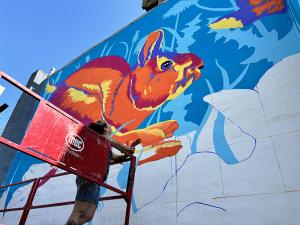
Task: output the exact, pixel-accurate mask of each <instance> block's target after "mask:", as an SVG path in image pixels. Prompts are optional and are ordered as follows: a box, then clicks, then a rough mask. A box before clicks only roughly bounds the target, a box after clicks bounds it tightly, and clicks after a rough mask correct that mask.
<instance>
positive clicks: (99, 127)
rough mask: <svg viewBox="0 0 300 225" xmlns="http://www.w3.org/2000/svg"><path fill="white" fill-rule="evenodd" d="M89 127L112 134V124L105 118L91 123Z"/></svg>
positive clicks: (102, 132) (103, 133)
mask: <svg viewBox="0 0 300 225" xmlns="http://www.w3.org/2000/svg"><path fill="white" fill-rule="evenodd" d="M89 128H91V129H92V130H93V131H95V132H97V133H99V134H102V135H109V134H111V128H110V126H109V125H108V124H107V123H106V122H105V121H104V120H99V121H97V122H96V123H91V124H90V125H89Z"/></svg>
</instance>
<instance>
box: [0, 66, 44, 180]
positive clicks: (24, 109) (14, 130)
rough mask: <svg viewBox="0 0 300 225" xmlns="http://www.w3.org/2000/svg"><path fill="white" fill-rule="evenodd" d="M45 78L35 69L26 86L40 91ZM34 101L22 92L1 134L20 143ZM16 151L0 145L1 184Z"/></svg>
mask: <svg viewBox="0 0 300 225" xmlns="http://www.w3.org/2000/svg"><path fill="white" fill-rule="evenodd" d="M46 78H47V74H46V73H44V72H43V71H41V70H37V71H35V72H34V73H32V74H31V76H30V78H29V80H28V82H27V85H26V86H27V87H28V88H30V89H31V90H33V91H34V92H35V93H40V92H41V91H42V89H43V86H42V85H41V83H42V81H44V80H45V79H46ZM35 105H36V101H35V100H34V99H33V98H31V97H29V96H28V95H26V94H22V95H21V97H20V98H19V100H18V102H17V104H16V106H15V108H14V110H13V112H12V114H11V116H10V118H9V120H8V122H7V124H6V126H5V129H4V131H3V133H2V132H1V133H2V134H1V136H3V137H5V138H7V139H9V140H11V141H13V142H15V143H21V141H22V139H23V136H24V134H25V130H26V128H27V126H28V123H29V121H30V120H31V118H32V115H33V112H34V110H35V107H34V106H35ZM15 155H16V151H13V150H11V149H10V148H8V147H5V146H3V145H1V146H0V159H1V161H2V163H1V164H0V184H2V183H3V182H4V180H5V178H6V176H7V173H8V171H9V168H10V165H11V163H12V161H13V159H14V158H15Z"/></svg>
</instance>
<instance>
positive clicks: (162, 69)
mask: <svg viewBox="0 0 300 225" xmlns="http://www.w3.org/2000/svg"><path fill="white" fill-rule="evenodd" d="M163 35H164V33H163V31H162V30H157V31H154V32H152V33H150V34H149V36H148V37H147V39H146V41H145V43H144V46H143V48H142V49H141V51H140V53H139V56H138V63H137V65H136V66H135V68H134V69H132V70H131V68H130V65H129V64H128V63H127V62H126V61H125V60H124V59H123V58H121V57H118V56H105V57H101V58H96V59H94V60H92V61H90V62H89V63H87V64H85V65H84V66H83V67H81V68H80V69H79V70H77V71H76V72H74V73H73V74H71V75H70V76H69V77H68V78H67V79H66V80H65V81H64V82H63V83H61V84H58V85H57V87H56V90H55V92H54V93H53V94H52V97H51V98H50V101H51V102H53V103H54V104H56V105H57V106H59V107H60V108H62V109H63V110H64V111H66V112H68V113H69V114H71V115H73V116H74V117H75V118H77V119H79V120H80V121H82V122H84V123H90V122H92V121H97V120H99V119H100V118H103V119H104V120H106V121H107V122H108V123H109V124H110V125H111V126H112V127H113V129H118V130H119V131H118V132H117V133H116V135H115V137H114V138H116V139H118V140H119V141H121V142H123V143H130V142H132V141H134V140H136V139H137V138H140V139H141V144H142V146H150V145H151V146H152V145H159V144H160V145H161V143H162V141H164V140H165V139H166V138H169V137H172V136H173V133H174V131H175V130H176V129H177V128H178V123H177V122H176V121H174V120H168V121H164V122H159V123H156V124H153V125H151V126H149V127H146V128H144V129H137V128H138V126H139V125H140V124H141V123H142V122H143V121H144V120H145V119H146V118H147V117H148V116H149V115H150V114H151V113H153V112H154V111H155V110H156V109H158V108H159V107H160V106H161V105H162V104H164V103H165V102H166V101H168V100H173V99H175V98H176V97H177V96H178V95H179V94H181V93H182V92H183V91H184V90H186V89H187V88H188V87H189V86H190V85H191V84H192V82H193V81H195V80H197V79H198V78H199V77H200V68H202V67H203V61H202V60H201V59H200V58H199V57H197V56H196V55H194V54H192V53H187V54H178V53H170V52H162V51H161V44H162V41H163ZM176 143H178V142H176ZM173 144H174V143H173ZM179 146H180V143H179V144H177V145H176V147H175V149H176V152H174V154H176V153H177V151H178V150H179V149H180V148H181V146H180V148H179ZM173 147H174V146H173Z"/></svg>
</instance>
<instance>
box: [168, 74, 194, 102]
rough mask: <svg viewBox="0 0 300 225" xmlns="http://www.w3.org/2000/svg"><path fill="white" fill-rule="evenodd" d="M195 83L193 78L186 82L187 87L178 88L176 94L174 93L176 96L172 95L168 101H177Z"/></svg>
mask: <svg viewBox="0 0 300 225" xmlns="http://www.w3.org/2000/svg"><path fill="white" fill-rule="evenodd" d="M192 83H193V78H190V79H189V80H188V81H187V82H186V84H185V86H184V87H182V86H179V87H178V88H177V90H176V92H175V93H174V94H172V95H170V96H169V97H168V99H167V100H173V99H176V98H177V97H178V96H179V95H181V94H182V93H183V92H184V91H185V90H186V89H187V88H188V87H189V86H190V85H191V84H192Z"/></svg>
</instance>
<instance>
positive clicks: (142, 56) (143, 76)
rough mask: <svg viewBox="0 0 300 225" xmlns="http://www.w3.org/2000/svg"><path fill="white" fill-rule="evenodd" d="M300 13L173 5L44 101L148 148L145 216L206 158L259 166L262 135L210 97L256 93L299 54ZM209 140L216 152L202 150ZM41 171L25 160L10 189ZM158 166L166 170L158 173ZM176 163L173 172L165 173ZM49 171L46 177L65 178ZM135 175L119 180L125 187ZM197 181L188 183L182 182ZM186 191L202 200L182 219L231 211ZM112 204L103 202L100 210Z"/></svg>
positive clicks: (140, 204) (274, 5)
mask: <svg viewBox="0 0 300 225" xmlns="http://www.w3.org/2000/svg"><path fill="white" fill-rule="evenodd" d="M293 4H295V3H293ZM295 15H299V11H295V6H293V5H292V4H291V3H290V1H286V2H284V1H283V0H264V1H263V0H236V1H234V0H221V1H210V0H201V1H200V0H181V1H177V0H169V1H166V2H165V3H163V4H161V5H160V6H159V7H157V8H156V9H154V10H152V11H150V12H149V13H148V14H147V15H146V16H144V17H142V18H141V19H140V20H138V21H136V22H134V23H132V24H130V25H129V26H128V27H126V28H125V29H123V30H122V31H120V32H119V33H117V34H116V35H114V36H112V37H111V38H109V39H107V40H105V41H104V42H102V43H100V44H98V45H97V46H95V47H93V48H92V49H90V50H88V51H87V52H85V53H84V54H82V55H81V56H80V57H78V58H77V59H76V60H74V61H73V62H72V63H70V64H69V65H67V66H65V67H64V68H62V69H61V70H59V71H57V72H56V73H55V74H54V75H53V76H51V77H50V78H49V80H48V83H47V84H46V85H45V89H44V91H43V93H42V95H43V97H45V98H46V99H48V100H49V101H51V102H53V103H54V104H55V105H57V106H59V107H60V108H62V109H63V110H65V111H66V112H68V113H69V114H71V115H72V116H74V117H76V118H77V119H79V120H81V121H82V122H84V123H86V124H88V123H90V122H91V121H97V120H98V119H100V118H103V119H105V120H106V121H107V122H108V123H109V124H110V125H112V127H113V128H114V138H116V139H118V140H119V141H121V142H123V143H128V144H130V142H133V141H134V140H136V139H137V138H140V139H141V140H142V143H141V145H140V146H139V148H138V149H137V150H136V152H135V154H136V156H137V158H138V164H137V167H138V170H137V171H138V173H140V174H139V176H140V177H143V176H145V179H147V178H146V176H149V177H153V176H154V178H153V179H155V182H153V184H149V183H147V185H146V184H145V185H144V186H143V184H139V185H140V186H141V187H143V188H144V189H145V190H151V191H142V192H141V191H140V192H137V191H135V192H134V201H133V205H132V207H133V211H134V214H136V215H138V214H139V213H142V212H143V210H142V209H146V208H147V207H148V208H149V207H150V208H151V205H152V204H155V203H157V202H159V201H160V199H161V198H163V196H165V195H167V192H168V191H169V190H170V189H171V186H172V183H173V182H175V181H176V182H177V179H178V176H179V174H180V173H186V172H185V171H187V170H189V171H190V172H191V170H194V171H197V168H199V166H200V164H198V163H197V162H199V161H201V157H202V156H204V155H206V157H208V158H215V157H217V159H218V160H221V161H222V163H224V164H226V165H232V166H234V165H238V164H240V163H243V162H245V161H247V160H249V159H251V157H252V156H253V154H254V153H255V150H256V147H257V138H258V137H256V136H255V135H254V134H253V133H251V132H249V130H247V129H245V128H244V127H243V126H241V125H240V124H239V123H238V122H236V121H234V120H232V119H231V118H229V117H227V116H226V115H225V114H224V113H222V110H218V109H217V108H216V107H215V105H216V104H214V102H213V100H211V99H210V98H212V97H211V96H215V95H214V93H220V91H225V90H227V91H228V90H233V89H248V90H249V91H252V92H253V91H254V89H255V87H256V85H257V84H258V82H259V80H260V79H261V78H262V77H263V75H264V74H265V73H266V72H267V71H268V70H269V69H270V68H271V67H273V66H274V65H275V64H277V63H278V62H279V61H280V60H282V59H283V58H285V57H288V56H290V55H294V54H296V53H298V52H300V45H299V44H298V43H299V40H300V38H299V21H298V20H297V17H296V16H295ZM145 24H146V25H145ZM252 92H251V93H252ZM212 118H213V119H212ZM208 125H209V126H210V127H211V130H208V129H207V127H208ZM227 126H230V129H232V130H236V132H237V133H238V134H239V136H241V137H243V138H244V139H246V140H247V141H248V145H247V146H246V147H245V148H243V149H244V151H243V152H242V153H240V152H239V151H237V150H236V149H235V148H233V147H232V145H231V142H230V141H231V140H230V137H228V136H227V131H226V127H227ZM202 136H205V137H207V138H208V139H209V140H211V146H209V147H207V148H202V147H201V146H203V145H204V142H205V141H206V140H205V139H202V138H200V137H202ZM169 160H171V161H169ZM192 162H193V163H192ZM40 163H41V162H38V161H37V160H35V159H31V158H29V157H27V156H24V155H23V154H18V155H17V157H16V159H15V161H14V164H13V167H12V168H11V171H10V173H9V175H8V177H7V183H9V182H15V181H19V180H21V179H23V177H24V175H25V174H26V173H28V171H29V170H30V168H31V167H32V166H33V165H35V166H36V165H39V164H40ZM190 163H192V165H194V166H193V167H188V164H190ZM158 165H159V167H157V168H158V169H159V170H154V169H153V168H152V167H156V166H158ZM170 165H172V169H171V173H170V174H168V175H164V173H163V171H164V170H166V169H167V168H169V167H170ZM40 166H41V168H43V164H41V165H40ZM44 167H45V169H44V170H43V171H44V173H45V174H46V173H48V174H53V173H55V172H56V169H54V168H49V167H48V166H44ZM128 167H129V165H127V164H125V165H123V166H122V168H121V169H120V171H118V172H117V174H116V179H115V182H116V184H117V185H119V186H120V187H121V188H123V187H124V186H125V184H126V172H127V170H128ZM151 168H152V170H151ZM188 168H189V169H188ZM40 170H41V169H40ZM144 170H147V171H148V172H147V173H145V174H147V175H144V174H143V171H144ZM149 170H150V172H149ZM193 179H196V178H195V177H194V176H191V177H189V176H188V175H187V176H185V178H184V181H182V182H183V183H184V182H187V183H189V182H190V181H191V180H193ZM203 179H204V181H203V180H202V181H203V182H205V178H203ZM141 180H143V179H142V178H141ZM141 182H142V181H140V183H141ZM199 182H200V181H199ZM19 188H22V187H12V188H10V189H8V190H6V191H5V192H3V193H2V194H0V197H1V196H2V197H1V198H2V201H4V204H5V206H7V205H9V204H11V203H12V202H13V203H15V202H17V201H23V200H22V197H20V196H19V197H18V196H17V190H18V189H19ZM177 188H178V187H177ZM189 188H190V189H189ZM184 190H185V191H184V193H183V195H184V194H188V192H189V191H191V192H192V193H193V194H194V198H193V199H189V201H185V203H184V204H183V205H180V206H178V207H177V205H176V215H177V217H180V215H182V214H183V213H184V212H185V211H187V210H191V208H193V207H194V206H195V205H198V206H201V207H207V208H212V209H215V210H216V211H217V212H218V211H221V212H224V211H226V207H225V205H224V204H222V203H218V202H217V203H215V202H213V201H211V200H209V199H206V198H205V196H200V197H199V196H197V191H196V190H193V186H190V187H188V188H186V189H184ZM198 191H199V190H198ZM104 193H105V190H104V189H103V190H102V193H101V194H102V195H103V194H104ZM18 194H20V193H18ZM202 199H204V200H203V201H202ZM205 199H206V200H205ZM173 201H174V202H177V198H176V199H175V200H173ZM176 204H177V203H176ZM104 206H105V205H103V203H100V207H99V209H101V210H102V209H103V207H104ZM104 208H105V207H104ZM101 210H100V211H101ZM99 213H101V212H99ZM93 224H94V223H93ZM95 224H96V222H95ZM168 224H174V223H173V222H169V223H168Z"/></svg>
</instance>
